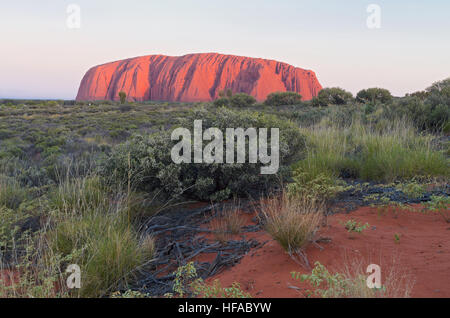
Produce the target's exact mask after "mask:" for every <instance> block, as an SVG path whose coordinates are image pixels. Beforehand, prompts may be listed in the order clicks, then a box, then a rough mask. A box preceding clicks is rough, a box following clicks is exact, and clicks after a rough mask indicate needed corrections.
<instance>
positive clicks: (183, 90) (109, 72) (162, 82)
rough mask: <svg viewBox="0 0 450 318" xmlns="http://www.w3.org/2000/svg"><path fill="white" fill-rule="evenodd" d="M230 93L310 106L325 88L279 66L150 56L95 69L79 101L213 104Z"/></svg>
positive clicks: (219, 57) (216, 57)
mask: <svg viewBox="0 0 450 318" xmlns="http://www.w3.org/2000/svg"><path fill="white" fill-rule="evenodd" d="M228 89H230V90H231V91H232V92H233V93H247V94H249V95H252V96H254V97H255V98H256V99H257V100H258V101H263V100H265V99H266V97H267V95H268V94H270V93H272V92H276V91H278V92H280V91H281V92H284V91H291V92H297V93H299V94H301V95H302V97H303V100H310V99H311V98H313V97H314V96H317V94H318V92H319V91H320V90H321V89H322V86H321V85H320V83H319V81H318V79H317V77H316V74H315V73H314V72H313V71H311V70H305V69H302V68H298V67H294V66H292V65H289V64H286V63H282V62H277V61H274V60H267V59H261V58H250V57H243V56H235V55H223V54H217V53H201V54H188V55H184V56H165V55H148V56H142V57H135V58H130V59H126V60H120V61H116V62H111V63H107V64H102V65H99V66H94V67H92V68H91V69H90V70H89V71H88V72H87V73H86V74H85V76H84V77H83V79H82V81H81V84H80V88H79V90H78V95H77V98H76V99H77V100H118V99H119V97H118V93H119V92H120V91H123V92H125V93H126V94H127V99H128V100H129V101H149V100H155V101H171V102H173V101H176V102H209V101H213V100H215V99H217V98H218V97H219V92H220V91H223V90H228Z"/></svg>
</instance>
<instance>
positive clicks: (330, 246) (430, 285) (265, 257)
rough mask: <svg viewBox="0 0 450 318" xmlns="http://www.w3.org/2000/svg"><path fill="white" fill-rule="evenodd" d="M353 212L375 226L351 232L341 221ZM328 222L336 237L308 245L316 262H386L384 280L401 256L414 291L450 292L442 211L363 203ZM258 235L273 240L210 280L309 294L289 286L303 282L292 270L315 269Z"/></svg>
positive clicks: (278, 293) (329, 233) (336, 265)
mask: <svg viewBox="0 0 450 318" xmlns="http://www.w3.org/2000/svg"><path fill="white" fill-rule="evenodd" d="M416 208H419V207H417V206H416ZM350 218H353V219H355V220H357V221H358V222H361V223H366V222H368V223H369V224H370V227H369V228H367V229H366V230H364V231H363V233H362V234H354V236H355V238H351V237H350V236H349V233H348V232H347V230H346V229H345V228H344V226H343V225H342V223H340V222H339V221H341V222H346V221H347V220H349V219H350ZM327 223H328V225H326V226H324V227H323V228H322V229H321V230H320V232H319V234H318V236H320V237H329V238H331V242H330V243H320V245H321V246H322V247H323V250H320V249H319V248H318V247H316V246H313V245H310V246H309V247H308V248H307V250H306V254H307V257H308V260H309V262H310V263H311V265H312V266H313V264H314V262H316V261H319V262H320V263H321V264H323V265H325V266H326V267H327V268H328V269H329V270H330V271H331V272H335V271H339V270H338V269H342V268H343V264H344V260H346V259H347V260H348V259H357V260H364V267H366V266H367V265H369V264H371V263H374V264H379V265H380V266H381V268H382V280H383V268H384V269H386V267H388V266H389V265H387V264H392V261H393V260H394V261H395V260H397V261H396V263H397V265H396V266H397V267H396V268H397V269H399V270H401V271H403V272H407V273H409V274H410V275H411V277H412V278H413V280H414V281H415V284H414V287H413V289H412V297H450V243H449V237H450V224H448V223H446V222H445V221H444V220H443V219H442V217H441V216H439V215H438V214H437V213H432V212H429V213H428V214H422V213H419V212H411V211H401V212H399V214H398V215H397V216H396V215H394V214H393V213H392V212H389V213H387V214H385V215H379V213H378V212H377V209H376V208H369V207H363V208H360V209H358V210H356V211H353V212H351V213H349V214H337V215H333V216H330V217H328V221H327ZM395 234H400V240H399V242H396V241H395V239H394V235H395ZM252 236H253V235H252ZM255 237H256V238H257V239H258V240H260V241H261V242H264V241H268V242H267V243H266V244H265V245H264V246H263V247H262V248H260V249H254V250H252V251H250V252H249V253H248V254H247V255H246V256H245V257H244V258H243V259H242V260H241V262H240V264H238V265H236V266H234V267H232V268H230V269H229V270H226V271H224V272H222V273H220V274H219V275H217V276H215V277H212V278H210V279H209V280H208V281H209V282H211V281H212V280H214V279H219V280H220V281H221V283H222V285H223V286H230V285H231V284H232V283H233V282H239V283H240V284H241V287H242V289H244V290H246V291H247V292H249V293H250V294H251V295H252V296H254V297H275V298H276V297H304V296H303V294H301V293H300V292H299V291H298V290H295V289H292V288H289V286H300V284H299V282H298V281H295V280H293V279H292V278H291V274H290V273H291V272H292V271H297V272H302V273H309V272H308V271H307V270H306V269H305V268H304V267H302V266H300V265H298V264H297V263H296V262H294V261H293V260H292V259H291V258H290V257H289V255H287V253H286V252H285V251H284V250H283V249H282V248H281V247H280V246H279V245H278V243H277V242H276V241H274V240H273V239H272V238H271V237H270V236H269V235H267V234H266V233H264V232H259V233H256V235H255ZM383 264H386V266H385V267H383ZM300 287H303V288H308V286H307V285H302V286H300Z"/></svg>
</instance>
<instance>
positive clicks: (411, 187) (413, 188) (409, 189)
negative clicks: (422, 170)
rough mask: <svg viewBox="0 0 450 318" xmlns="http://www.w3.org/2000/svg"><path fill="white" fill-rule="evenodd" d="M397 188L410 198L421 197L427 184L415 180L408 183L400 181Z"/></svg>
mask: <svg viewBox="0 0 450 318" xmlns="http://www.w3.org/2000/svg"><path fill="white" fill-rule="evenodd" d="M395 188H396V189H397V190H399V191H402V192H403V193H404V194H405V195H406V196H407V197H408V198H410V199H417V198H420V197H422V196H423V195H424V193H425V192H426V186H425V185H424V184H420V183H418V182H416V181H415V180H412V181H410V182H407V183H399V184H398V185H397V186H396V187H395Z"/></svg>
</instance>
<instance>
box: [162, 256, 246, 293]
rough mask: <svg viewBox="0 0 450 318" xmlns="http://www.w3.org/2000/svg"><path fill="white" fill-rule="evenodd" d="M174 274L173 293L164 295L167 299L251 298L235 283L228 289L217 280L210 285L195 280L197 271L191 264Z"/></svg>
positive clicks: (181, 267) (197, 279)
mask: <svg viewBox="0 0 450 318" xmlns="http://www.w3.org/2000/svg"><path fill="white" fill-rule="evenodd" d="M174 274H175V280H174V284H173V293H169V294H166V295H165V296H166V297H169V298H173V297H176V298H183V297H202V298H251V296H250V294H248V293H246V292H244V291H242V290H241V287H240V285H239V283H236V282H235V283H233V284H232V285H231V287H229V288H223V287H222V285H221V284H220V282H219V280H215V281H214V282H213V284H212V285H207V284H206V283H205V282H204V281H203V279H201V278H197V270H196V269H195V265H194V263H193V262H189V263H188V264H186V265H184V266H180V267H179V268H178V269H177V271H176V272H175V273H174Z"/></svg>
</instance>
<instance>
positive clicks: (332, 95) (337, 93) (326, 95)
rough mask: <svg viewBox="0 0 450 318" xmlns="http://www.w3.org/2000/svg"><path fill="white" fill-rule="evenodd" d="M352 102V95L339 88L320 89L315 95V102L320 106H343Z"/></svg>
mask: <svg viewBox="0 0 450 318" xmlns="http://www.w3.org/2000/svg"><path fill="white" fill-rule="evenodd" d="M352 100H353V95H352V93H350V92H347V91H345V90H343V89H342V88H339V87H330V88H324V89H322V90H321V91H320V92H319V94H318V95H317V99H315V102H316V103H317V104H319V105H320V106H328V105H345V104H347V103H348V102H350V101H352Z"/></svg>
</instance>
